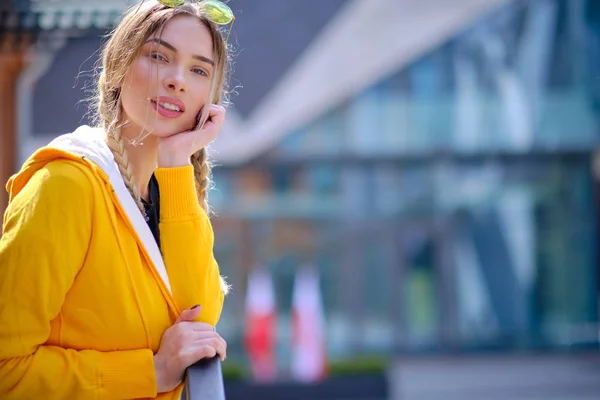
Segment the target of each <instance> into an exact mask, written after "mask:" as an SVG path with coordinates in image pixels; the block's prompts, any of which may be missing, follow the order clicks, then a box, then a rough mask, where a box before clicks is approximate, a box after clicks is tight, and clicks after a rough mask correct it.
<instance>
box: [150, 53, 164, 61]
mask: <svg viewBox="0 0 600 400" xmlns="http://www.w3.org/2000/svg"><path fill="white" fill-rule="evenodd" d="M150 58H152V59H153V60H156V61H167V59H166V58H165V57H163V56H162V54H160V53H150Z"/></svg>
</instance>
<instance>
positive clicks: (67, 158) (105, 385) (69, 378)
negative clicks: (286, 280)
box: [0, 126, 224, 399]
mask: <svg viewBox="0 0 600 400" xmlns="http://www.w3.org/2000/svg"><path fill="white" fill-rule="evenodd" d="M155 176H156V178H157V180H158V183H159V187H160V235H161V249H159V248H158V245H157V244H156V241H155V240H154V237H153V236H152V233H151V231H150V229H149V227H148V225H147V223H146V221H145V220H144V217H143V216H142V214H141V213H140V212H139V210H138V208H137V206H136V204H135V202H134V200H133V198H132V197H131V196H130V195H129V192H128V191H127V189H126V187H125V184H124V183H123V180H122V178H121V175H120V174H119V170H118V168H117V166H116V164H115V162H114V159H113V156H112V153H111V152H110V150H109V148H108V146H107V145H106V144H105V142H104V132H103V131H102V130H99V129H93V128H90V127H87V126H84V127H80V128H78V129H77V130H76V131H75V132H73V133H71V134H67V135H63V136H61V137H59V138H57V139H55V140H54V141H53V142H52V143H50V144H49V145H48V146H47V147H45V148H42V149H40V150H38V151H37V152H36V153H35V154H33V155H32V156H31V157H30V159H29V160H28V161H27V162H26V163H25V164H24V165H23V167H22V169H21V171H20V172H19V173H17V174H16V175H14V176H13V177H12V178H11V179H10V180H9V182H8V184H7V190H8V192H9V199H10V200H9V201H10V202H9V207H8V209H7V211H6V213H5V216H4V227H3V235H2V238H1V239H0V398H2V399H34V398H35V399H139V398H154V397H156V396H157V388H156V379H155V372H154V362H153V355H154V353H155V352H156V351H157V350H158V347H159V344H160V339H161V337H162V334H163V333H164V331H165V330H166V329H167V328H168V327H169V326H171V325H172V324H173V323H174V322H175V319H176V318H177V316H178V315H179V314H180V312H181V311H182V310H184V309H186V308H190V307H192V306H194V305H196V304H200V305H201V306H202V311H201V314H200V317H199V320H200V321H203V322H207V323H209V324H211V325H213V326H215V325H216V323H217V321H218V319H219V317H220V314H221V309H222V304H223V297H224V290H223V289H224V287H223V286H222V281H221V277H220V274H219V268H218V265H217V263H216V262H215V259H214V257H213V251H212V247H213V238H214V237H213V231H212V228H211V225H210V221H209V219H208V217H207V215H206V214H205V212H204V211H203V210H202V208H201V207H200V204H199V203H198V200H197V197H196V189H195V184H194V175H193V168H192V167H191V166H186V167H181V168H167V169H161V168H159V169H157V170H156V171H155ZM181 391H182V385H180V386H179V387H178V388H177V389H176V390H174V391H173V392H171V393H165V394H162V395H160V396H158V398H161V399H178V398H179V396H180V394H181Z"/></svg>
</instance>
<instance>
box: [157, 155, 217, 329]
mask: <svg viewBox="0 0 600 400" xmlns="http://www.w3.org/2000/svg"><path fill="white" fill-rule="evenodd" d="M154 175H155V176H156V179H157V181H158V188H159V192H160V224H159V229H160V243H161V250H162V253H163V259H164V261H165V266H166V268H167V272H168V274H169V281H170V283H171V290H172V293H173V298H174V299H175V302H176V303H177V306H178V307H179V309H180V310H184V309H186V308H190V307H192V306H194V305H196V304H200V305H201V306H202V311H201V313H200V316H199V317H198V319H199V320H200V321H202V322H206V323H208V324H210V325H212V326H216V324H217V322H218V321H219V317H220V316H221V310H222V307H223V298H224V291H223V287H222V281H221V276H220V274H219V266H218V265H217V262H216V261H215V258H214V256H213V241H214V234H213V230H212V226H211V224H210V220H209V218H208V216H207V215H206V213H205V212H204V210H203V209H202V207H200V203H199V202H198V197H197V195H196V186H195V182H194V169H193V167H192V166H191V165H188V166H184V167H178V168H158V169H157V170H156V171H155V174H154Z"/></svg>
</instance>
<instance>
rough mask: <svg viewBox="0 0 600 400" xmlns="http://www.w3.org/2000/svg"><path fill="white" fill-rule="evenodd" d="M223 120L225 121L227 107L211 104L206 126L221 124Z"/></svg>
mask: <svg viewBox="0 0 600 400" xmlns="http://www.w3.org/2000/svg"><path fill="white" fill-rule="evenodd" d="M223 121H225V108H224V107H223V106H220V105H217V104H211V105H210V106H209V107H208V119H207V121H206V123H205V124H204V126H205V127H208V126H211V125H216V126H221V125H222V124H223Z"/></svg>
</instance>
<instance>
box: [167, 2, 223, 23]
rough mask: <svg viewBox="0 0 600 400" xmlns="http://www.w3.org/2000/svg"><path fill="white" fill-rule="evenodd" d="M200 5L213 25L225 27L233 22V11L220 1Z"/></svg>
mask: <svg viewBox="0 0 600 400" xmlns="http://www.w3.org/2000/svg"><path fill="white" fill-rule="evenodd" d="M165 1H166V0H165ZM170 1H180V0H170ZM200 4H202V6H203V8H204V11H205V12H206V14H207V15H208V17H209V18H210V19H211V20H212V21H213V22H214V23H215V24H219V25H227V24H228V23H230V22H231V21H232V20H233V11H231V8H229V7H227V6H226V5H225V4H223V3H221V2H220V1H215V0H203V1H202V2H201V3H200Z"/></svg>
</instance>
